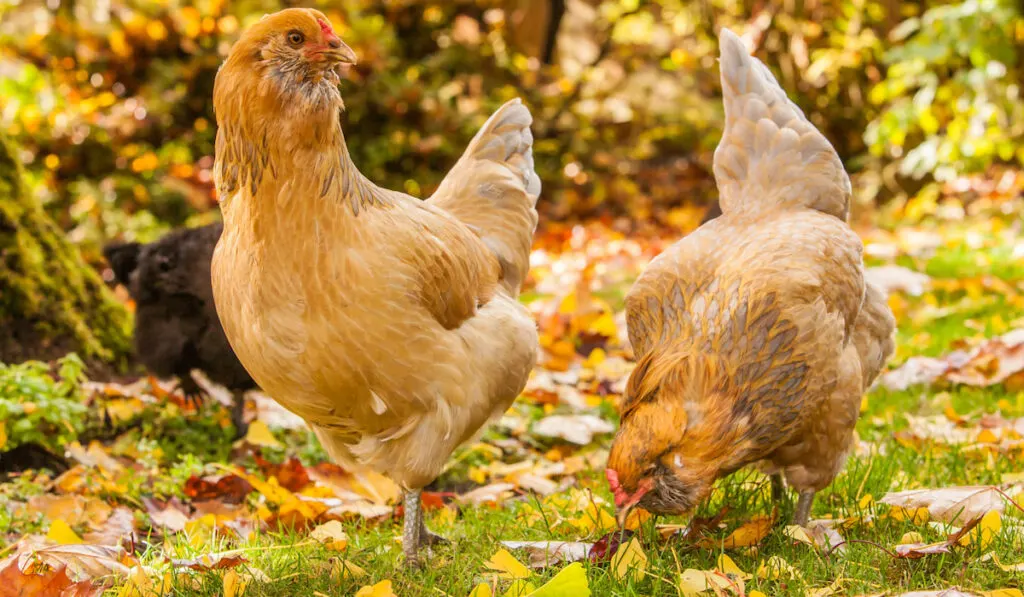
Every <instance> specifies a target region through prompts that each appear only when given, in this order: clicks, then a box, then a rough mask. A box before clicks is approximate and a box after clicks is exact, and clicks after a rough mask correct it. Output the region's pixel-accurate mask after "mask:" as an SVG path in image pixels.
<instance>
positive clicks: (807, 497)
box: [793, 491, 814, 527]
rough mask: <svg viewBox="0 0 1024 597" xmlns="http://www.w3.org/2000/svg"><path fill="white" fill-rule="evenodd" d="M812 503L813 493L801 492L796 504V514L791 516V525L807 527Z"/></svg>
mask: <svg viewBox="0 0 1024 597" xmlns="http://www.w3.org/2000/svg"><path fill="white" fill-rule="evenodd" d="M813 503H814V492H813V491H801V492H800V499H798V500H797V502H796V514H794V515H793V524H795V525H799V526H802V527H805V526H807V521H808V519H810V517H811V504H813Z"/></svg>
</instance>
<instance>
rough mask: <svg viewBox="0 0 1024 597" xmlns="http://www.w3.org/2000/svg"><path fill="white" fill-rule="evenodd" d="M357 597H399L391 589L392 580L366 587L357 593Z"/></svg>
mask: <svg viewBox="0 0 1024 597" xmlns="http://www.w3.org/2000/svg"><path fill="white" fill-rule="evenodd" d="M356 597H397V596H396V595H395V592H394V591H393V590H392V589H391V581H390V580H382V581H380V582H379V583H377V584H375V585H373V586H365V587H362V588H360V589H359V590H358V591H356Z"/></svg>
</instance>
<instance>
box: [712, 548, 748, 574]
mask: <svg viewBox="0 0 1024 597" xmlns="http://www.w3.org/2000/svg"><path fill="white" fill-rule="evenodd" d="M715 568H716V569H717V570H718V571H719V572H721V573H722V574H724V575H726V576H735V577H737V578H742V579H743V580H750V579H751V578H752V577H751V576H750V575H749V574H747V573H746V572H744V571H743V570H741V569H740V567H739V566H737V565H736V562H734V561H732V558H730V557H729V556H727V555H725V554H724V553H723V554H721V555H719V556H718V565H717V566H715Z"/></svg>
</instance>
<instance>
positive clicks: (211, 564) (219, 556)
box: [171, 551, 248, 572]
mask: <svg viewBox="0 0 1024 597" xmlns="http://www.w3.org/2000/svg"><path fill="white" fill-rule="evenodd" d="M247 561H248V560H246V559H245V556H243V555H242V554H241V553H239V552H237V551H224V552H220V553H208V554H203V555H201V556H199V557H198V558H192V559H182V560H171V563H172V564H173V565H174V567H175V568H189V569H192V570H198V571H199V572H209V571H210V570H223V569H225V568H234V567H235V566H238V565H239V564H244V563H245V562H247Z"/></svg>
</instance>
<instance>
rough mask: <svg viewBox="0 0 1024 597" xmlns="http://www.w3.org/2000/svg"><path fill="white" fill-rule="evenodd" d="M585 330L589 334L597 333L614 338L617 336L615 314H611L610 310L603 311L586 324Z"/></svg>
mask: <svg viewBox="0 0 1024 597" xmlns="http://www.w3.org/2000/svg"><path fill="white" fill-rule="evenodd" d="M587 331H588V332H590V333H591V334H597V335H599V336H604V337H605V338H611V339H613V340H614V339H615V338H617V337H618V328H617V327H616V326H615V316H614V315H612V312H611V311H610V310H609V311H606V312H604V313H603V314H602V315H601V316H600V317H598V318H597V319H595V320H594V321H592V322H590V325H588V326H587Z"/></svg>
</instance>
